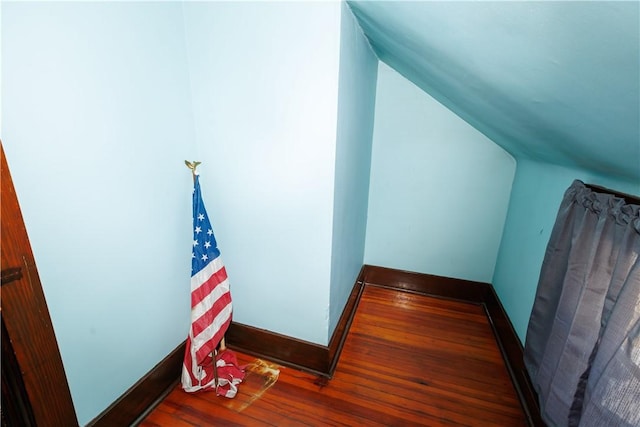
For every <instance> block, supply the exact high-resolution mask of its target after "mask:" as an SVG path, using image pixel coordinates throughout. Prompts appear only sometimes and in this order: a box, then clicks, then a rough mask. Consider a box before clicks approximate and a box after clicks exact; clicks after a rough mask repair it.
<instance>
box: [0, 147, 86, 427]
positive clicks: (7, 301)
mask: <svg viewBox="0 0 640 427" xmlns="http://www.w3.org/2000/svg"><path fill="white" fill-rule="evenodd" d="M0 184H1V185H0V188H1V191H0V217H1V221H0V235H2V239H0V258H1V260H2V261H1V262H0V264H1V265H2V267H3V271H2V310H1V313H2V314H1V317H2V323H3V329H4V330H3V331H2V332H3V339H7V340H8V341H7V342H5V344H6V343H10V344H11V348H10V350H8V351H10V352H11V353H12V356H10V357H12V358H13V356H15V358H14V359H13V362H15V363H14V364H13V365H14V367H16V368H17V369H12V370H8V371H5V370H4V360H3V372H2V374H3V389H2V402H3V407H10V406H12V405H13V406H14V407H16V406H18V407H20V408H21V410H20V411H19V412H15V413H14V414H13V415H15V416H17V417H22V418H23V419H22V420H13V422H14V423H17V424H16V425H28V424H29V423H30V422H31V421H34V422H35V424H37V425H39V426H54V425H55V426H68V427H71V426H77V425H78V420H77V417H76V412H75V409H74V407H73V400H72V398H71V392H70V390H69V384H68V383H67V377H66V374H65V371H64V365H63V363H62V357H61V356H60V350H59V347H58V341H57V340H56V336H55V332H54V330H53V324H52V323H51V317H50V315H49V308H48V306H47V301H46V299H45V296H44V291H43V290H42V283H41V281H40V276H39V274H38V269H37V266H36V261H35V258H34V255H33V251H32V248H31V243H30V242H29V236H28V234H27V229H26V226H25V224H24V220H23V217H22V212H21V210H20V204H19V203H18V196H17V194H16V191H15V188H14V186H13V180H12V178H11V173H10V171H9V165H8V163H7V159H6V157H5V153H4V148H3V147H2V142H1V141H0ZM5 374H6V375H7V376H19V377H20V378H6V379H5V378H4V375H5ZM5 380H6V381H7V383H6V385H9V382H10V383H12V384H14V385H15V384H19V385H20V387H22V386H24V393H23V392H22V391H21V392H20V393H21V394H20V395H16V394H13V392H14V391H15V390H11V388H10V387H9V388H7V387H6V385H5ZM20 398H26V399H27V400H28V404H27V402H23V403H19V402H16V401H14V399H20ZM27 412H28V413H27Z"/></svg>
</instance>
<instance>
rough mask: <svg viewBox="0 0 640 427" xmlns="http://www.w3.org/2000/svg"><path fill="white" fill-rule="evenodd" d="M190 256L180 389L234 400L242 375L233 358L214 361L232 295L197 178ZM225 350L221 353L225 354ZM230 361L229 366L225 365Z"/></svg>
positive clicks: (229, 316) (223, 332)
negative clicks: (186, 331)
mask: <svg viewBox="0 0 640 427" xmlns="http://www.w3.org/2000/svg"><path fill="white" fill-rule="evenodd" d="M192 244H193V252H192V255H191V328H190V330H189V335H188V337H187V347H186V350H185V355H184V363H183V366H182V379H181V381H182V388H183V389H184V390H185V391H187V392H195V391H202V390H207V389H208V390H215V391H216V392H217V393H218V394H220V395H223V396H226V397H234V396H235V394H236V392H237V386H238V384H239V383H240V382H241V381H242V379H243V377H244V373H243V372H242V370H241V369H239V368H238V367H237V363H236V362H235V360H236V359H235V355H229V354H226V355H225V358H220V357H218V358H217V360H216V363H217V366H218V369H217V375H218V384H216V379H215V376H216V373H215V372H214V366H213V364H214V357H215V350H216V347H217V346H218V344H219V343H220V340H221V339H222V338H223V337H224V334H225V332H226V331H227V328H228V327H229V324H230V323H231V313H232V309H231V292H230V289H229V279H228V278H227V271H226V269H225V267H224V264H223V263H222V257H221V256H220V251H219V250H218V247H217V243H216V239H215V236H214V234H213V228H212V227H211V223H210V221H209V217H208V215H207V211H206V210H205V207H204V202H203V201H202V195H201V193H200V177H199V176H198V175H196V176H195V180H194V191H193V243H192ZM227 352H229V350H225V351H224V352H223V353H227ZM227 361H230V362H231V363H228V362H227Z"/></svg>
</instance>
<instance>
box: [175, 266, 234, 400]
mask: <svg viewBox="0 0 640 427" xmlns="http://www.w3.org/2000/svg"><path fill="white" fill-rule="evenodd" d="M231 313H232V307H231V293H230V291H229V280H228V278H227V271H226V269H225V267H224V264H223V263H222V258H221V257H220V256H218V257H217V258H215V259H213V260H212V261H211V262H209V264H207V265H206V266H205V267H204V268H203V269H202V270H200V271H199V272H197V273H196V274H195V275H193V276H192V277H191V329H190V330H189V337H188V338H187V349H186V352H185V359H184V364H183V369H182V388H183V389H184V390H185V391H188V392H192V391H199V390H202V389H203V388H207V387H215V378H214V375H213V359H212V353H213V352H214V350H215V348H216V346H217V345H218V343H219V342H220V340H221V339H222V338H223V337H224V334H225V332H226V331H227V328H228V327H229V324H230V323H231Z"/></svg>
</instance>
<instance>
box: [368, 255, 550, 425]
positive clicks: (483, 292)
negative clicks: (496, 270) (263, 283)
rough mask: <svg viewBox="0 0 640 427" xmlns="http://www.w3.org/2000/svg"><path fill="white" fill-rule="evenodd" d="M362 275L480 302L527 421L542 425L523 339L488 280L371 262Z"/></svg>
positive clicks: (371, 282) (379, 282) (389, 284)
mask: <svg viewBox="0 0 640 427" xmlns="http://www.w3.org/2000/svg"><path fill="white" fill-rule="evenodd" d="M361 275H362V277H363V282H364V284H365V285H374V286H383V287H390V288H395V289H402V290H405V291H410V292H416V293H420V294H423V295H430V296H435V297H439V298H448V299H455V300H459V301H465V302H470V303H475V304H481V305H483V306H484V310H485V313H486V314H487V318H488V319H489V323H490V324H491V327H492V329H493V333H494V335H495V337H496V342H497V344H498V348H499V349H500V352H501V353H502V358H503V359H504V362H505V366H506V368H507V371H508V372H509V375H510V377H511V381H512V383H513V386H514V388H515V390H516V393H517V395H518V398H519V399H520V404H521V405H522V409H523V411H524V412H525V414H526V416H527V421H528V423H529V425H530V426H535V427H537V426H544V425H545V424H544V422H543V421H542V418H541V416H540V407H539V405H538V396H537V394H536V392H535V391H534V389H533V385H532V383H531V379H530V378H529V374H528V373H527V371H526V368H525V366H524V358H523V356H524V350H523V348H522V343H521V342H520V339H519V338H518V335H517V334H516V332H515V329H514V328H513V325H512V324H511V321H510V320H509V317H508V316H507V313H506V312H505V310H504V307H503V306H502V303H500V299H499V298H498V295H497V294H496V292H495V290H494V288H493V286H492V285H491V284H489V283H483V282H474V281H469V280H461V279H452V278H448V277H440V276H434V275H430V274H422V273H415V272H411V271H404V270H396V269H392V268H385V267H378V266H372V265H365V266H364V267H363V272H362V273H361Z"/></svg>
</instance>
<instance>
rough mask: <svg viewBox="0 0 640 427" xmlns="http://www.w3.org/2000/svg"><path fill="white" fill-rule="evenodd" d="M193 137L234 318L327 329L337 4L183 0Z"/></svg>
mask: <svg viewBox="0 0 640 427" xmlns="http://www.w3.org/2000/svg"><path fill="white" fill-rule="evenodd" d="M183 8H184V16H185V28H186V31H187V45H188V57H189V70H190V75H191V84H192V88H193V91H192V97H193V106H194V117H195V129H196V138H197V141H198V150H199V159H200V160H203V161H204V163H203V164H202V166H200V169H201V174H202V178H201V179H202V186H203V194H204V198H205V201H206V203H207V209H208V211H209V214H210V216H211V219H212V222H213V226H214V227H215V229H216V237H217V239H218V243H219V245H220V249H221V251H222V256H223V258H224V260H225V263H226V266H227V271H228V273H229V278H230V281H231V292H232V295H233V300H234V320H235V321H236V322H240V323H245V324H248V325H252V326H256V327H259V328H263V329H267V330H270V331H274V332H278V333H281V334H285V335H288V336H292V337H296V338H299V339H303V340H307V341H311V342H314V343H318V344H326V343H327V336H328V311H329V284H330V268H331V239H332V238H331V232H332V219H333V190H334V174H335V150H336V143H335V141H336V126H337V109H338V72H339V59H340V50H339V49H340V13H341V5H340V3H338V2H203V3H196V2H185V3H184V5H183Z"/></svg>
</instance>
